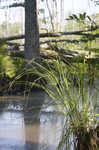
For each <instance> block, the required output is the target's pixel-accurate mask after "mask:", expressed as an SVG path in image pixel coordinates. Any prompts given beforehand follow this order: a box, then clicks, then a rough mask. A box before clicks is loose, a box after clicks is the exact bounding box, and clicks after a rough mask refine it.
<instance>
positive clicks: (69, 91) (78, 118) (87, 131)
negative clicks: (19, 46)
mask: <svg viewBox="0 0 99 150" xmlns="http://www.w3.org/2000/svg"><path fill="white" fill-rule="evenodd" d="M43 64H44V65H42V64H38V63H36V62H33V63H32V64H31V67H30V68H29V69H25V70H24V71H23V72H22V74H21V75H19V76H18V77H17V78H16V80H17V79H18V78H20V76H22V75H24V74H28V75H29V74H34V75H36V76H37V79H35V80H34V82H30V81H27V82H26V81H25V84H29V85H31V86H37V87H40V88H42V89H44V90H45V91H46V93H47V94H48V95H49V96H50V97H51V99H52V100H53V101H54V102H55V103H56V104H57V105H58V107H59V110H60V111H61V112H62V113H63V114H64V116H65V121H64V129H63V133H62V137H61V141H60V143H59V146H58V149H59V150H61V149H65V150H70V147H71V146H73V147H74V149H76V150H98V149H99V145H98V144H99V142H98V140H99V137H98V135H97V133H98V132H99V130H98V127H99V121H98V119H97V118H98V117H99V114H96V113H95V104H96V103H97V102H95V101H96V100H95V97H94V96H93V95H91V91H90V90H91V89H90V86H89V84H88V82H87V81H88V80H87V75H86V72H87V70H86V64H85V62H84V63H83V64H82V65H81V64H79V65H77V66H74V65H71V64H70V65H66V64H64V63H63V62H62V61H61V60H60V59H58V60H56V61H55V62H54V63H53V64H50V63H47V62H45V61H43ZM41 80H42V81H45V80H46V82H42V84H41V82H40V81H41ZM95 137H96V138H95ZM86 140H87V143H86ZM84 145H85V146H84Z"/></svg>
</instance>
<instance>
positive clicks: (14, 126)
mask: <svg viewBox="0 0 99 150" xmlns="http://www.w3.org/2000/svg"><path fill="white" fill-rule="evenodd" d="M45 99H47V97H46V95H45V93H44V91H41V90H40V91H34V92H32V93H30V95H29V96H28V97H23V96H21V97H18V96H10V97H9V96H8V97H2V98H1V100H0V150H55V149H56V147H57V144H58V141H59V139H60V135H61V131H62V126H63V121H64V116H63V115H61V114H60V115H59V114H57V113H56V112H55V113H53V112H52V111H50V110H49V109H44V110H43V111H41V107H42V106H43V104H44V103H45V101H46V100H45Z"/></svg>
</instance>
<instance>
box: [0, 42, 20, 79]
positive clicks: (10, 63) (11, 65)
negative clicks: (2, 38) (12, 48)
mask: <svg viewBox="0 0 99 150" xmlns="http://www.w3.org/2000/svg"><path fill="white" fill-rule="evenodd" d="M6 47H7V44H5V43H4V42H0V73H1V75H2V76H3V75H6V76H8V77H9V78H12V77H14V76H15V75H16V73H17V72H18V71H19V70H20V69H21V67H22V64H23V59H21V58H14V59H13V58H11V57H10V56H9V55H8V53H7V51H6V50H5V48H6Z"/></svg>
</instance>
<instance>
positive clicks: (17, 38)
mask: <svg viewBox="0 0 99 150" xmlns="http://www.w3.org/2000/svg"><path fill="white" fill-rule="evenodd" d="M98 28H99V26H96V27H94V28H92V29H87V30H80V31H71V32H58V33H41V34H40V38H46V37H61V36H64V35H84V36H87V37H89V36H92V37H99V34H89V33H83V32H89V31H94V30H96V29H98ZM24 38H25V35H17V36H10V37H3V38H0V41H12V40H19V39H24Z"/></svg>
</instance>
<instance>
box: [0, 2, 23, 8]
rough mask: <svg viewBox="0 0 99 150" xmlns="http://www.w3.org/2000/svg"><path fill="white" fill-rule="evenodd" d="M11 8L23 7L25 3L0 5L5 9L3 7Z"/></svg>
mask: <svg viewBox="0 0 99 150" xmlns="http://www.w3.org/2000/svg"><path fill="white" fill-rule="evenodd" d="M7 7H8V8H12V7H25V3H14V4H11V5H7V6H1V7H0V9H5V8H7Z"/></svg>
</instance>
